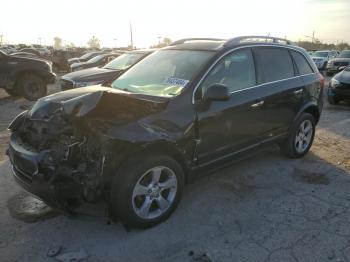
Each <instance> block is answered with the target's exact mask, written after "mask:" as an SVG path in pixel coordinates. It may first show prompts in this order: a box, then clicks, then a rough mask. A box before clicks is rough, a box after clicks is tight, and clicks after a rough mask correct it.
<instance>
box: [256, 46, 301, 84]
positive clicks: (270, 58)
mask: <svg viewBox="0 0 350 262" xmlns="http://www.w3.org/2000/svg"><path fill="white" fill-rule="evenodd" d="M254 54H255V56H256V60H257V72H258V82H259V83H260V84H261V83H268V82H273V81H277V80H283V79H286V78H290V77H294V66H293V62H292V58H291V56H290V55H289V52H288V50H287V49H282V48H270V47H259V48H256V49H254Z"/></svg>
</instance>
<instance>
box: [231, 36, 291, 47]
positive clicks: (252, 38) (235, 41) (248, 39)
mask: <svg viewBox="0 0 350 262" xmlns="http://www.w3.org/2000/svg"><path fill="white" fill-rule="evenodd" d="M268 40H270V41H271V40H272V42H273V43H276V44H281V42H282V43H283V42H284V43H285V44H286V45H294V43H293V42H292V41H290V40H287V39H284V38H278V37H272V36H260V35H249V36H239V37H235V38H231V39H229V40H227V42H226V43H225V44H224V46H232V45H239V44H242V43H245V42H270V41H268Z"/></svg>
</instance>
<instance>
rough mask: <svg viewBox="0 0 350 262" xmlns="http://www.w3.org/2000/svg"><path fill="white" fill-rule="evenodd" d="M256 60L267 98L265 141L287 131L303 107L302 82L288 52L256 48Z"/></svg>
mask: <svg viewBox="0 0 350 262" xmlns="http://www.w3.org/2000/svg"><path fill="white" fill-rule="evenodd" d="M254 56H255V60H256V65H257V66H256V67H257V73H258V85H260V88H259V89H260V91H261V92H262V93H263V96H264V98H262V101H264V107H263V109H262V111H263V112H262V114H263V115H264V119H265V120H266V122H265V123H264V124H265V125H266V127H265V128H264V129H265V131H266V132H265V133H264V134H263V139H264V140H265V139H269V138H270V137H275V136H278V135H281V134H284V133H286V132H287V131H288V129H289V126H290V124H291V123H292V121H293V119H294V117H295V115H296V114H297V112H298V110H299V108H300V105H301V101H302V95H303V81H302V80H301V78H300V77H298V76H297V75H296V68H295V66H294V63H293V60H292V57H291V55H290V52H289V49H286V48H276V47H256V48H254Z"/></svg>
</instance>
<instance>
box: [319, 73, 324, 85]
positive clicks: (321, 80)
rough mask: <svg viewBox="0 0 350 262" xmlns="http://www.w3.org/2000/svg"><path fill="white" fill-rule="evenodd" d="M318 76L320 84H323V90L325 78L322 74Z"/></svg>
mask: <svg viewBox="0 0 350 262" xmlns="http://www.w3.org/2000/svg"><path fill="white" fill-rule="evenodd" d="M318 76H319V77H320V84H321V88H323V87H324V83H325V78H324V76H323V75H322V74H321V73H318Z"/></svg>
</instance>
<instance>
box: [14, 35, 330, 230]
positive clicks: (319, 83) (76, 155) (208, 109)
mask: <svg viewBox="0 0 350 262" xmlns="http://www.w3.org/2000/svg"><path fill="white" fill-rule="evenodd" d="M323 85H324V79H323V77H322V76H321V75H320V74H319V72H318V71H317V68H316V66H315V64H314V63H313V62H312V60H311V59H310V57H309V56H308V54H307V53H306V51H305V50H304V49H301V48H299V47H296V46H294V45H292V43H290V42H289V41H287V40H283V39H278V38H271V37H263V38H261V37H238V38H234V39H231V40H221V39H205V38H204V39H197V38H196V39H184V40H179V41H176V42H174V43H173V44H171V45H170V46H168V47H166V48H163V49H161V50H159V51H156V52H154V53H153V54H151V55H149V56H147V57H146V58H145V59H143V60H141V61H140V62H139V63H137V64H136V65H134V66H133V67H132V68H130V69H129V70H128V71H127V72H125V73H124V74H122V75H121V76H120V77H119V78H118V79H117V80H115V81H114V82H113V83H112V88H105V87H102V86H91V87H83V88H78V89H73V90H69V91H65V92H61V93H57V94H54V95H51V96H48V97H45V98H42V99H40V100H39V101H38V102H37V103H36V104H35V105H34V106H33V108H32V109H31V110H29V111H25V112H23V113H22V114H20V115H19V116H18V117H17V118H16V119H15V120H14V121H13V122H12V123H11V125H10V126H9V129H10V130H11V131H12V135H11V138H10V145H9V150H8V155H9V157H10V159H11V162H12V165H13V171H14V177H15V179H16V180H17V181H18V183H19V184H21V185H22V186H23V187H24V188H25V189H26V190H28V191H30V192H32V193H33V194H35V195H37V196H38V197H40V198H41V199H43V200H44V201H45V202H47V203H48V204H50V205H52V206H56V207H58V208H60V209H64V210H71V209H72V208H73V207H75V206H76V205H77V204H78V203H81V202H82V201H95V200H97V199H99V198H103V199H104V200H105V201H107V203H108V206H109V208H110V212H109V214H110V215H111V216H112V218H116V217H118V218H119V219H120V220H121V221H122V222H123V223H126V224H129V225H132V226H151V225H154V224H156V223H159V222H161V221H163V220H164V219H166V218H167V217H168V216H169V215H170V214H171V212H172V211H174V209H175V207H176V206H177V204H178V202H179V200H180V198H181V195H182V192H183V187H184V184H185V183H186V182H187V181H189V180H190V179H191V178H193V177H195V176H199V175H202V174H204V173H207V172H209V171H210V170H212V169H215V168H218V167H222V166H223V165H225V164H228V163H230V162H231V161H232V160H235V159H237V158H240V157H243V156H245V155H246V154H248V153H251V152H254V151H256V150H257V149H258V148H260V147H264V146H266V145H269V144H271V143H278V144H279V145H280V147H281V149H282V150H283V152H285V153H286V154H287V155H288V156H290V157H292V158H297V157H302V156H304V155H305V154H306V153H307V152H308V151H309V149H310V147H311V145H312V142H313V138H314V134H315V126H316V124H317V122H318V120H319V118H320V114H321V110H322V104H323V103H322V93H323Z"/></svg>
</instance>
